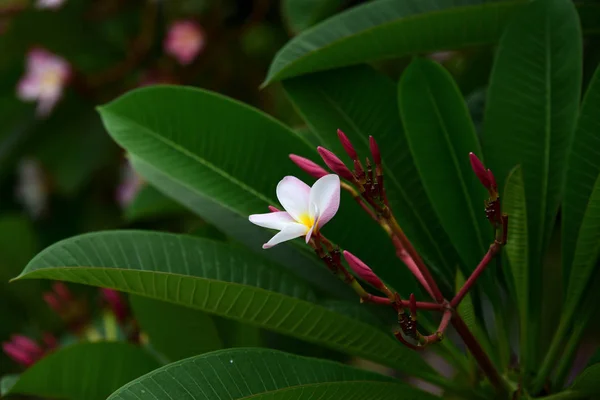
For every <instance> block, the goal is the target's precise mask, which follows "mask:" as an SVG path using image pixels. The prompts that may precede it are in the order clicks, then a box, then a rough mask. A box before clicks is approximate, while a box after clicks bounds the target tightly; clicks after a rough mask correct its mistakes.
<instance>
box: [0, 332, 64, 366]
mask: <svg viewBox="0 0 600 400" xmlns="http://www.w3.org/2000/svg"><path fill="white" fill-rule="evenodd" d="M43 342H44V343H43V345H41V344H39V343H37V342H35V341H34V340H32V339H30V338H28V337H27V336H23V335H12V337H11V340H10V341H8V342H4V343H2V350H3V351H4V353H5V354H6V355H7V356H9V357H10V358H12V359H13V360H14V361H15V362H16V363H18V364H21V365H23V366H25V367H29V366H31V365H33V364H35V363H36V362H37V361H38V360H39V359H41V358H42V357H44V356H45V355H46V354H47V353H48V352H49V351H51V350H52V349H53V348H54V347H56V345H57V341H56V338H55V337H54V336H53V335H52V334H50V333H44V335H43Z"/></svg>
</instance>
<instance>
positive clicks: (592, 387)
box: [569, 364, 600, 396]
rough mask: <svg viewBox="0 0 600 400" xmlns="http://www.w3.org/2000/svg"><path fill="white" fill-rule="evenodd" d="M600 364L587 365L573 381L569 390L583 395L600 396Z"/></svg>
mask: <svg viewBox="0 0 600 400" xmlns="http://www.w3.org/2000/svg"><path fill="white" fill-rule="evenodd" d="M599 381H600V364H594V365H591V366H589V367H587V368H586V369H585V370H584V371H583V372H582V373H581V374H580V375H579V376H578V377H577V379H576V380H575V382H573V385H571V387H570V388H569V390H572V391H575V392H577V393H579V394H582V395H587V396H594V395H595V396H598V395H600V385H598V382H599Z"/></svg>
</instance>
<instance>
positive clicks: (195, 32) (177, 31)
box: [163, 20, 206, 65]
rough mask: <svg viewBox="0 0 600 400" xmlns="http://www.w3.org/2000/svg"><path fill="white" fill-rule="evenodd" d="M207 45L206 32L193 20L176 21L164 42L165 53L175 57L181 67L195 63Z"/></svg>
mask: <svg viewBox="0 0 600 400" xmlns="http://www.w3.org/2000/svg"><path fill="white" fill-rule="evenodd" d="M205 44H206V40H205V36H204V31H203V30H202V28H201V27H200V25H199V24H198V23H196V22H194V21H192V20H179V21H175V22H174V23H173V24H172V25H171V26H170V28H169V31H168V33H167V37H166V38H165V40H164V42H163V46H164V49H165V53H167V54H169V55H171V56H173V57H175V58H176V59H177V61H178V62H179V63H180V64H181V65H188V64H190V63H191V62H192V61H194V59H195V58H196V57H197V56H198V54H200V52H201V51H202V49H204V45H205Z"/></svg>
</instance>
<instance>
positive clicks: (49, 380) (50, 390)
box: [6, 342, 159, 400]
mask: <svg viewBox="0 0 600 400" xmlns="http://www.w3.org/2000/svg"><path fill="white" fill-rule="evenodd" d="M158 367H159V364H158V362H157V361H156V360H155V359H154V358H153V357H152V356H150V354H149V353H147V352H146V351H145V350H143V349H142V348H141V347H137V346H133V345H131V344H127V343H109V342H97V343H80V344H75V345H71V346H68V347H65V348H62V349H59V350H57V351H56V352H55V353H52V354H50V355H48V356H46V357H45V358H43V359H42V360H40V361H38V362H37V363H36V364H35V365H33V366H32V367H30V368H29V369H27V370H26V371H25V372H24V373H23V374H21V375H20V376H19V378H18V379H17V380H16V381H14V382H11V383H12V385H11V386H10V387H8V388H7V389H8V391H7V392H6V394H7V395H12V394H24V395H32V396H39V397H44V398H59V399H67V400H82V399H86V400H105V399H106V397H108V396H109V395H110V394H111V393H112V392H113V391H115V390H116V389H118V388H119V387H121V386H123V385H124V384H126V383H127V382H129V381H131V380H132V379H135V378H137V377H139V376H141V375H143V374H145V373H148V372H150V371H152V370H153V369H155V368H158Z"/></svg>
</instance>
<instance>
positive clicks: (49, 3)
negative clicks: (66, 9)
mask: <svg viewBox="0 0 600 400" xmlns="http://www.w3.org/2000/svg"><path fill="white" fill-rule="evenodd" d="M65 1H66V0H37V2H36V3H35V8H39V9H45V8H51V9H57V8H60V6H62V5H63V3H64V2H65Z"/></svg>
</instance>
